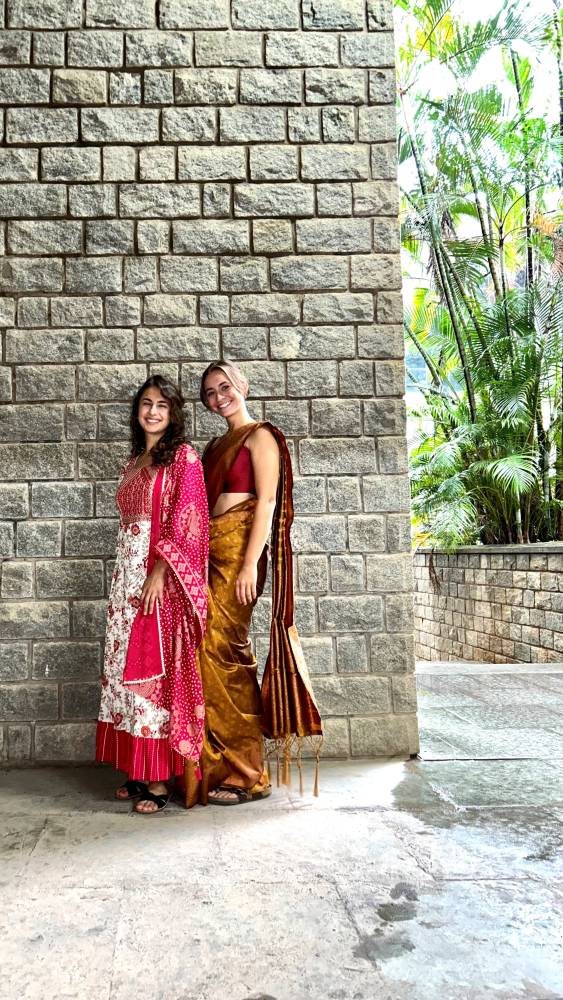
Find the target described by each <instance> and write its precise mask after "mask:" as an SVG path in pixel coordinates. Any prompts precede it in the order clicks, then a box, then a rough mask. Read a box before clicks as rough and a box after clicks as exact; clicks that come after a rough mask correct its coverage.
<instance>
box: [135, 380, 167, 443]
mask: <svg viewBox="0 0 563 1000" xmlns="http://www.w3.org/2000/svg"><path fill="white" fill-rule="evenodd" d="M137 417H138V420H139V424H140V425H141V427H142V429H143V430H144V432H145V434H158V435H162V434H164V432H165V430H166V428H167V427H168V424H169V423H170V403H169V402H168V400H167V399H166V398H165V397H164V396H163V395H161V393H160V391H159V390H158V389H157V388H155V387H152V388H150V389H147V390H146V392H144V393H143V395H142V396H141V399H140V400H139V411H138V414H137Z"/></svg>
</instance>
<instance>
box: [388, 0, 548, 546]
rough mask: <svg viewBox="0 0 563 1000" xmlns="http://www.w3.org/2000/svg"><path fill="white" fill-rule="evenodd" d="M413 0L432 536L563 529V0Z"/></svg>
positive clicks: (403, 108)
mask: <svg viewBox="0 0 563 1000" xmlns="http://www.w3.org/2000/svg"><path fill="white" fill-rule="evenodd" d="M396 2H397V7H398V8H399V11H398V19H399V20H400V21H401V26H402V28H403V31H402V34H403V41H402V44H401V45H400V49H399V70H398V92H399V106H400V135H399V162H400V179H402V242H403V251H404V262H405V265H406V272H407V275H408V276H412V277H413V278H414V280H415V281H416V282H417V287H415V288H414V291H413V292H412V295H411V296H410V301H409V302H408V303H407V307H406V309H405V320H404V323H405V334H406V339H407V349H408V351H409V353H411V354H416V355H418V356H419V357H420V358H421V359H422V361H423V365H424V370H425V373H426V375H425V378H424V379H423V380H421V382H420V384H418V385H415V386H414V387H415V388H417V389H418V397H419V399H420V404H419V406H418V407H417V409H416V410H414V409H411V413H410V416H411V420H412V421H414V422H415V423H416V425H417V427H418V432H417V436H416V441H415V444H414V447H413V449H412V453H411V473H412V494H413V506H414V511H415V517H416V522H417V529H418V534H419V537H420V538H422V539H424V540H427V541H430V543H431V544H435V545H439V546H444V547H446V548H448V549H452V548H455V547H456V546H458V545H460V544H468V543H471V542H475V541H482V542H487V543H503V542H516V541H519V542H522V541H525V540H530V541H536V540H542V541H543V540H548V539H553V538H561V537H563V418H562V402H563V343H562V341H563V227H562V219H561V215H560V214H559V207H560V206H559V205H558V196H559V194H560V188H559V181H560V178H561V177H562V176H563V156H562V150H563V147H562V141H561V137H562V124H563V117H562V116H563V105H560V104H559V103H558V102H552V103H553V104H554V106H555V108H556V113H555V115H552V119H553V120H552V121H549V120H548V118H547V117H546V116H545V115H544V114H543V113H539V112H538V105H537V94H536V79H535V67H536V66H537V64H538V61H539V60H541V62H542V64H543V65H546V64H547V62H548V61H549V60H551V61H552V65H553V74H552V75H553V80H554V86H555V87H557V86H558V81H559V86H560V85H561V82H562V81H563V56H562V48H563V46H562V43H561V39H562V35H561V12H560V9H559V0H552V10H551V9H547V8H546V14H545V16H543V17H542V16H538V14H537V11H536V12H534V11H533V9H530V8H529V7H528V6H527V5H526V4H525V3H524V2H518V0H516V2H513V3H509V4H507V5H504V6H503V7H502V8H501V10H500V11H499V12H498V13H497V14H495V15H494V16H492V17H491V18H490V19H489V20H486V21H482V22H477V23H468V22H467V21H465V20H464V19H463V16H462V13H458V12H460V11H462V9H463V8H462V4H461V3H459V4H458V3H455V2H452V0H450V2H446V0H429V2H426V3H421V2H415V0H396ZM491 59H494V60H495V62H494V65H495V66H497V67H498V72H497V73H495V74H493V76H494V79H493V80H490V79H489V80H488V82H487V83H486V84H483V82H482V81H483V80H484V79H487V74H486V70H485V68H484V67H490V66H491V65H493V63H491ZM485 60H487V61H486V62H485ZM490 75H491V74H490V72H489V74H488V76H489V77H490ZM425 81H426V83H425ZM413 283H414V282H413V280H411V281H410V282H409V283H408V284H407V290H408V289H409V287H411V286H412V285H413Z"/></svg>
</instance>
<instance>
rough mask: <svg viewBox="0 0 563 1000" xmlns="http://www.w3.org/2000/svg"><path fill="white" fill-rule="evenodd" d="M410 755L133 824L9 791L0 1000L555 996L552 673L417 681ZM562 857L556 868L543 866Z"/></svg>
mask: <svg viewBox="0 0 563 1000" xmlns="http://www.w3.org/2000/svg"><path fill="white" fill-rule="evenodd" d="M419 688H420V700H421V715H420V718H421V726H422V745H423V756H424V759H423V760H421V761H406V762H405V761H400V760H394V761H381V762H373V761H352V762H345V763H344V762H340V763H329V762H325V763H324V764H323V766H322V774H321V796H320V798H319V799H318V800H315V799H312V798H311V796H310V795H309V794H307V793H306V794H305V796H304V797H303V798H300V796H299V794H298V793H297V792H296V791H295V790H287V789H276V791H275V793H274V795H273V796H272V797H271V798H270V799H269V800H267V801H266V802H261V803H253V804H251V805H246V806H240V807H236V808H232V809H225V808H223V809H220V808H218V807H217V806H215V807H211V806H210V807H208V808H207V809H202V808H197V809H195V810H192V811H191V812H190V813H186V812H184V811H183V810H182V809H180V808H179V807H175V806H174V807H172V806H170V807H169V808H168V809H167V811H166V812H165V813H164V814H162V815H160V816H155V817H140V816H134V815H131V813H130V811H129V808H128V806H126V805H121V804H119V803H116V802H114V801H112V799H111V793H112V789H113V787H114V785H115V775H114V774H113V773H112V772H111V771H110V770H109V769H94V768H80V769H67V770H65V769H44V770H34V771H19V772H9V773H4V775H3V776H2V782H1V802H0V806H1V815H2V827H3V829H2V833H3V836H2V838H1V841H0V844H1V863H0V887H1V889H2V890H3V892H2V895H3V900H4V902H3V906H2V916H3V924H4V927H3V930H2V937H1V946H0V967H1V968H2V976H1V978H0V997H2V1000H4V998H6V1000H20V998H22V1000H24V998H25V1000H59V998H73V1000H110V998H111V1000H132V998H134V997H135V998H136V997H137V996H140V997H143V998H146V1000H520V998H526V1000H532V998H534V1000H548V998H549V1000H555V998H562V997H563V935H562V929H563V920H562V915H563V866H562V863H561V853H560V849H561V840H562V837H561V821H562V820H563V783H562V780H561V768H562V765H563V749H562V747H563V697H562V695H563V668H559V667H557V666H554V665H550V666H549V668H547V667H546V668H543V667H537V666H535V667H533V668H521V667H509V668H507V667H490V666H487V667H486V669H485V670H483V669H482V668H480V667H479V666H478V665H474V664H463V665H457V666H452V665H439V664H425V665H421V669H420V672H419ZM558 852H559V853H558Z"/></svg>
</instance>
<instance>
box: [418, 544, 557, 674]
mask: <svg viewBox="0 0 563 1000" xmlns="http://www.w3.org/2000/svg"><path fill="white" fill-rule="evenodd" d="M562 570H563V545H558V544H550V545H543V546H542V545H502V546H475V547H470V548H462V549H459V550H458V552H456V553H454V554H452V555H446V554H445V553H440V552H436V553H434V554H433V555H432V554H431V553H430V552H428V551H419V552H417V553H416V555H415V557H414V576H415V599H414V601H415V642H416V645H415V651H416V656H417V658H418V659H421V660H480V661H485V662H488V663H507V662H508V663H554V662H560V661H561V660H562V659H563V574H562Z"/></svg>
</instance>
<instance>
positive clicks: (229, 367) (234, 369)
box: [199, 361, 249, 409]
mask: <svg viewBox="0 0 563 1000" xmlns="http://www.w3.org/2000/svg"><path fill="white" fill-rule="evenodd" d="M215 371H221V372H223V374H224V375H225V377H226V378H227V379H228V380H229V382H230V383H231V385H232V386H234V388H235V389H237V390H238V392H242V394H243V396H244V398H245V399H246V397H247V396H248V389H249V386H248V379H247V378H246V376H245V375H244V373H243V372H242V371H241V370H240V368H239V367H238V365H235V364H233V362H232V361H212V362H211V364H210V365H208V366H207V368H206V369H205V371H204V373H203V375H202V376H201V382H200V385H199V398H200V399H201V402H202V403H203V405H204V406H205V407H206V408H207V409H209V406H208V405H207V396H206V394H205V380H206V378H207V376H208V375H211V372H215Z"/></svg>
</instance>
